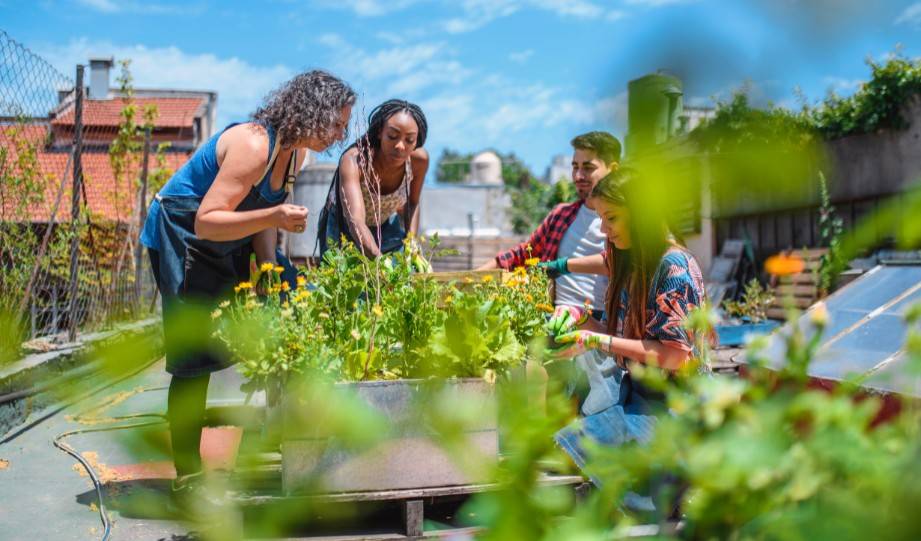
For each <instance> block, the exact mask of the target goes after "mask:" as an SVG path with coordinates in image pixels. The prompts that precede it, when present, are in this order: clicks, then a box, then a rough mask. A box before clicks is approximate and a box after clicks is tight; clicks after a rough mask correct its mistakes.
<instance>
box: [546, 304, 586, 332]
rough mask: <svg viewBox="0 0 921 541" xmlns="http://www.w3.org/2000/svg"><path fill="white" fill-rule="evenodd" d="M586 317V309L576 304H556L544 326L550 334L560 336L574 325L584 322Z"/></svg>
mask: <svg viewBox="0 0 921 541" xmlns="http://www.w3.org/2000/svg"><path fill="white" fill-rule="evenodd" d="M587 319H588V310H585V309H583V308H580V307H578V306H562V305H561V306H557V307H556V309H555V310H554V311H553V315H552V316H550V320H549V321H547V324H546V325H545V326H544V329H546V331H547V333H548V334H550V335H551V336H560V335H563V334H566V333H568V332H569V331H571V330H572V329H574V328H575V327H577V326H579V325H581V324H583V323H585V321H586V320H587Z"/></svg>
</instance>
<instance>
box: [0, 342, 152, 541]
mask: <svg viewBox="0 0 921 541" xmlns="http://www.w3.org/2000/svg"><path fill="white" fill-rule="evenodd" d="M159 360H160V357H154V358H152V359H151V360H150V361H149V362H147V363H144V364H143V365H141V366H139V367H138V368H136V369H135V370H132V371H131V372H128V373H126V374H124V375H122V376H120V377H119V378H117V379H114V380H112V381H108V382H105V383H103V384H102V385H99V386H98V387H96V388H94V389H90V390H89V391H87V392H85V393H83V394H82V395H80V396H78V397H76V398H73V399H71V400H69V401H67V402H65V403H63V404H61V405H60V406H58V407H56V408H53V409H52V410H51V411H50V412H48V413H46V414H45V415H42V416H41V417H39V418H38V419H36V420H34V421H32V422H31V423H29V424H27V425H26V426H24V427H22V428H21V429H19V430H17V431H16V432H14V433H13V434H10V435H9V436H7V437H5V438H4V439H3V440H2V441H0V445H2V444H4V443H8V442H10V441H12V440H13V439H15V438H16V437H18V436H19V435H21V434H23V433H25V432H26V431H28V430H30V429H32V428H34V427H35V426H37V425H38V424H40V423H42V422H44V421H45V420H47V419H50V418H51V417H53V416H55V415H57V414H58V413H60V412H61V411H63V410H64V409H66V408H68V407H70V406H73V405H75V404H78V403H80V402H82V401H83V400H86V399H87V398H89V397H91V396H93V395H95V394H98V393H100V392H102V391H104V390H106V389H108V388H110V387H112V386H113V385H116V384H118V383H121V382H122V381H125V380H126V379H128V378H131V377H133V376H135V375H137V374H138V373H140V372H142V371H144V370H146V369H147V368H149V367H150V366H151V365H152V364H154V363H155V362H157V361H159ZM166 388H167V387H163V386H158V387H142V388H140V389H138V390H137V393H141V392H148V391H154V390H162V389H166ZM103 405H105V403H103V404H101V405H99V406H94V407H93V408H90V409H89V410H85V411H84V412H83V413H86V411H93V410H96V409H99V408H100V407H102V406H103ZM83 413H81V414H78V415H77V416H76V417H75V419H79V418H80V417H81V416H82V415H83ZM142 417H144V418H146V417H158V418H159V419H160V420H158V421H150V422H145V423H133V424H129V425H119V426H114V427H113V426H109V427H102V428H83V429H77V430H70V431H67V432H64V433H62V434H59V435H58V436H56V437H55V438H54V439H53V440H52V443H53V444H54V446H55V447H57V448H58V449H60V450H62V451H64V452H65V453H67V454H69V455H71V456H72V457H74V458H75V459H76V460H77V461H78V462H80V464H81V465H82V466H83V467H84V468H85V469H86V472H87V474H88V475H89V476H90V479H91V480H92V482H93V487H94V488H95V490H96V497H97V500H98V508H99V518H100V520H101V521H102V525H103V536H102V539H103V541H106V540H107V539H108V538H109V536H110V535H111V531H112V525H111V522H110V521H109V517H108V513H107V512H106V510H105V504H104V503H103V497H102V484H101V483H100V481H99V476H98V474H97V473H96V471H95V470H94V469H93V467H92V466H91V465H90V464H89V463H88V462H87V461H86V459H85V458H83V457H82V456H80V454H79V453H77V452H76V451H75V450H74V449H73V448H72V447H70V446H69V445H67V444H66V443H64V442H63V441H62V440H63V439H65V438H68V437H70V436H74V435H77V434H83V433H89V432H106V431H112V430H122V429H127V428H138V427H142V426H152V425H157V424H162V423H165V422H166V417H165V416H164V415H162V414H158V413H139V414H134V415H124V416H119V417H112V418H110V419H107V420H111V421H120V420H127V419H137V418H142Z"/></svg>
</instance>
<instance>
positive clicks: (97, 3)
mask: <svg viewBox="0 0 921 541" xmlns="http://www.w3.org/2000/svg"><path fill="white" fill-rule="evenodd" d="M77 3H78V4H81V5H83V6H85V7H88V8H91V9H95V10H97V11H101V12H103V13H115V12H116V11H119V6H118V4H117V3H115V2H113V1H112V0H77Z"/></svg>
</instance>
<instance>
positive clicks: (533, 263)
mask: <svg viewBox="0 0 921 541" xmlns="http://www.w3.org/2000/svg"><path fill="white" fill-rule="evenodd" d="M538 263H540V259H539V258H536V257H531V258H528V259H525V260H524V264H525V266H527V267H535V266H537V264H538Z"/></svg>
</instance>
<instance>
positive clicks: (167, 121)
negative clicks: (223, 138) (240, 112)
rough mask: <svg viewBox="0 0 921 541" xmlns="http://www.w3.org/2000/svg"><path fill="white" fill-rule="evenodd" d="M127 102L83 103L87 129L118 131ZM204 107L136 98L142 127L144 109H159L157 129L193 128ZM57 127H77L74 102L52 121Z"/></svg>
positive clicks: (199, 101) (176, 100)
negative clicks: (103, 128)
mask: <svg viewBox="0 0 921 541" xmlns="http://www.w3.org/2000/svg"><path fill="white" fill-rule="evenodd" d="M125 103H126V102H125V100H123V99H121V98H114V99H111V100H86V101H85V102H84V103H83V125H84V126H98V127H112V128H115V127H118V125H119V124H120V123H121V120H122V118H121V111H122V109H123V108H124V107H125ZM202 103H204V99H202V98H134V104H135V106H136V107H137V114H136V116H135V121H136V122H137V123H138V124H140V123H141V122H142V118H143V116H142V115H143V112H144V109H145V108H146V107H147V106H148V105H155V106H156V107H157V112H158V113H159V114H158V116H157V120H156V121H155V122H154V126H155V127H157V128H191V127H192V124H193V121H194V120H195V115H196V113H197V112H198V110H199V108H200V107H201V105H202ZM51 124H52V125H55V126H59V125H60V126H73V124H74V106H73V102H71V103H70V104H68V105H67V107H66V108H65V109H64V110H62V111H61V112H59V113H58V114H57V116H56V117H55V118H54V120H52V121H51Z"/></svg>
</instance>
